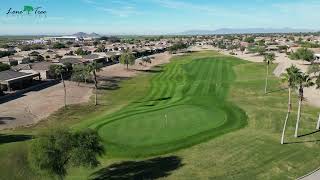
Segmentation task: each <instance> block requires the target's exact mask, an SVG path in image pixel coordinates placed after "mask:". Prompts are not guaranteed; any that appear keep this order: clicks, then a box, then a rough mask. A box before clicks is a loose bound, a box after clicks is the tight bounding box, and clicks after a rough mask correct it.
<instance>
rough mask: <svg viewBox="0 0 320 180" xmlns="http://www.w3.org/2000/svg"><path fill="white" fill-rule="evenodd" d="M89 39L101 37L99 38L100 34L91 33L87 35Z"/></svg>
mask: <svg viewBox="0 0 320 180" xmlns="http://www.w3.org/2000/svg"><path fill="white" fill-rule="evenodd" d="M89 37H101V36H100V34H97V33H95V32H93V33H90V34H89Z"/></svg>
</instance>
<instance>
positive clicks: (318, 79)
mask: <svg viewBox="0 0 320 180" xmlns="http://www.w3.org/2000/svg"><path fill="white" fill-rule="evenodd" d="M315 84H316V86H317V87H316V88H317V89H320V75H318V77H317V80H316V83H315ZM316 129H318V130H320V114H319V118H318V123H317V128H316Z"/></svg>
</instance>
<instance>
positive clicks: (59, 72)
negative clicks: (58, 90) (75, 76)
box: [54, 65, 67, 108]
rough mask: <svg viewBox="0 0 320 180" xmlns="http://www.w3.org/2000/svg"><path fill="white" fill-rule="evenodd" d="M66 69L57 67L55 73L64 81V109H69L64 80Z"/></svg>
mask: <svg viewBox="0 0 320 180" xmlns="http://www.w3.org/2000/svg"><path fill="white" fill-rule="evenodd" d="M65 71H66V70H65V68H64V67H63V66H61V65H57V66H56V67H55V70H54V73H55V74H56V76H60V79H61V81H62V84H63V90H64V108H66V107H67V89H66V84H65V82H64V78H63V73H65Z"/></svg>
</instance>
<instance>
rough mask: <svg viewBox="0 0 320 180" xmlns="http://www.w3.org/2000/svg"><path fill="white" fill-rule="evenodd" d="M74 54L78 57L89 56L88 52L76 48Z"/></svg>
mask: <svg viewBox="0 0 320 180" xmlns="http://www.w3.org/2000/svg"><path fill="white" fill-rule="evenodd" d="M74 53H75V54H77V55H79V56H84V55H89V54H91V53H90V52H89V51H85V50H83V49H82V48H78V49H77V50H76V51H75V52H74Z"/></svg>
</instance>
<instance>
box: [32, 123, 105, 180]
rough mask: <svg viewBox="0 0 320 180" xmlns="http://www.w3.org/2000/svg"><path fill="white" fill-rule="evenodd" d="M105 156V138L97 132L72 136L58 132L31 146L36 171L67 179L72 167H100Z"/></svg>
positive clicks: (43, 136)
mask: <svg viewBox="0 0 320 180" xmlns="http://www.w3.org/2000/svg"><path fill="white" fill-rule="evenodd" d="M103 154H104V147H103V145H102V141H101V138H100V137H99V135H98V133H97V132H96V131H94V130H90V129H87V130H84V131H79V132H75V133H71V132H70V131H69V130H67V129H55V130H52V131H50V132H47V133H44V134H42V135H41V136H40V137H39V138H36V139H35V140H34V141H33V142H32V143H31V146H30V153H29V159H30V162H31V165H32V167H34V168H36V169H38V170H41V171H46V172H48V173H50V174H51V175H54V176H57V177H58V178H59V179H63V178H64V177H65V176H66V175H67V168H68V167H90V168H93V167H96V166H98V165H99V161H98V159H97V156H101V155H103Z"/></svg>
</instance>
